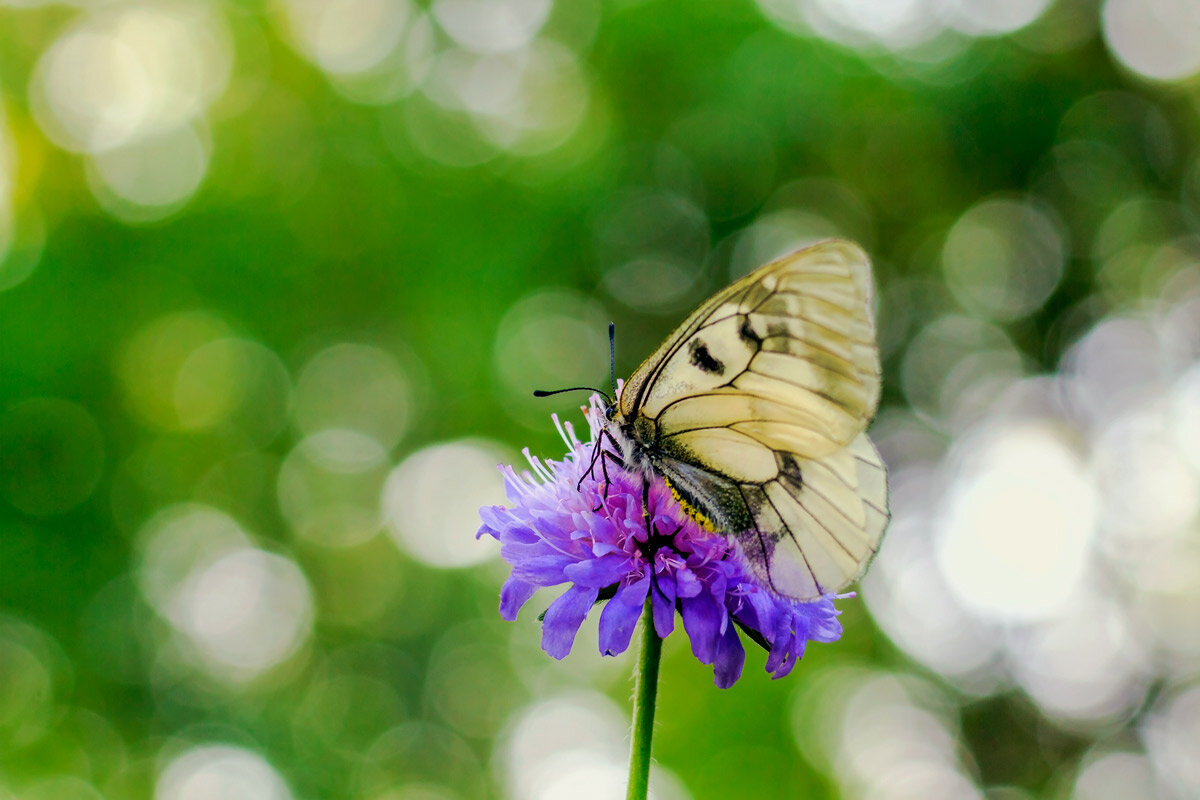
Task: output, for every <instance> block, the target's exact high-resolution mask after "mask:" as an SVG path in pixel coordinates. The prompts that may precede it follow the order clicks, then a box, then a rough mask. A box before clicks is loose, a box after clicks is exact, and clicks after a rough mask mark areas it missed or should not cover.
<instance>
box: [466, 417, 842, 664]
mask: <svg viewBox="0 0 1200 800" xmlns="http://www.w3.org/2000/svg"><path fill="white" fill-rule="evenodd" d="M587 417H588V422H589V425H590V427H591V433H592V436H591V440H590V441H588V442H581V441H580V440H579V439H578V438H577V437H576V435H575V432H574V430H572V428H571V425H570V423H567V424H566V425H563V424H562V423H560V422H559V420H558V418H557V417H555V420H554V422H555V425H556V426H558V429H559V432H560V434H562V437H563V441H564V442H565V443H566V445H567V447H568V452H567V454H566V457H565V458H564V459H563V460H562V461H551V460H546V461H542V460H540V459H538V458H535V457H533V456H532V455H530V454H529V452H528V450H526V451H525V457H526V458H527V459H528V461H529V464H530V467H531V469H530V470H529V471H525V472H522V473H520V474H518V473H517V472H516V470H514V469H513V468H512V467H511V466H502V467H501V468H500V469H501V471H502V473H503V474H504V484H505V491H506V494H507V496H508V501H509V504H510V505H509V506H507V507H504V506H487V507H484V508H482V509H480V512H479V513H480V516H481V517H482V519H483V526H482V527H481V528H480V529H479V533H478V535H479V536H483V535H488V536H493V537H495V538H496V539H497V540H499V542H500V545H501V548H500V553H501V556H502V557H503V558H504V560H505V561H506V562H508V564H509V565H510V566H511V567H512V574H511V575H510V576H509V578H508V580H507V581H506V582H505V584H504V587H503V589H502V590H501V592H500V615H501V616H502V617H504V618H505V619H507V620H513V619H515V618H516V616H517V612H518V611H519V610H520V609H521V607H522V606H524V605H525V603H526V602H528V600H529V599H530V598H531V597H532V596H533V594H534V593H535V592H536V591H537V590H538V589H541V588H543V587H547V586H557V585H559V584H564V583H565V584H567V590H566V591H565V592H564V593H563V594H562V595H560V596H559V597H558V598H557V599H556V600H555V601H554V602H553V603H551V604H550V607H549V608H548V609H547V610H546V613H545V616H544V618H543V622H542V648H543V649H544V650H545V651H546V652H547V653H548V654H550V655H551V656H553V657H554V658H563V657H564V656H566V655H567V653H569V652H570V650H571V646H572V645H573V644H574V641H575V636H576V634H577V633H578V631H579V626H580V625H581V624H582V623H583V620H584V619H585V618H586V616H587V615H588V613H589V612H590V611H591V610H592V608H593V607H594V606H595V605H596V604H597V602H598V601H599V600H601V599H604V600H606V602H605V603H604V605H603V607H602V609H601V611H600V642H599V644H600V652H601V653H602V654H604V655H616V654H618V653H621V652H624V651H625V649H626V648H628V647H629V642H630V639H631V638H632V636H633V631H634V628H635V627H636V626H637V622H638V619H639V618H640V617H641V615H642V610H643V608H644V607H645V602H646V597H647V595H649V597H650V607H651V610H652V612H653V622H654V627H655V629H656V630H657V632H658V635H659V636H660V637H663V638H666V637H667V636H668V635H670V634H671V633H672V632H673V631H674V629H675V621H676V615H677V613H678V618H679V619H680V620H681V621H682V623H683V628H684V631H685V632H686V633H687V636H688V639H689V641H690V642H691V648H692V653H693V654H694V655H695V656H696V658H697V659H699V660H700V661H701V662H702V663H704V664H711V665H713V670H714V674H715V679H716V684H717V685H718V686H720V687H722V688H725V687H728V686H732V685H733V684H734V682H735V681H737V679H738V678H739V677H740V676H741V673H742V667H743V665H744V663H745V650H744V649H743V647H742V643H741V640H740V637H739V634H738V629H739V628H741V630H742V631H743V632H744V633H746V634H747V635H748V636H750V637H751V638H753V639H754V640H756V641H758V642H759V643H760V644H762V645H763V646H764V647H767V648H768V650H769V655H768V658H767V664H766V669H767V671H768V672H770V673H771V674H772V676H773V677H775V678H780V677H783V676H784V675H786V674H788V673H789V672H790V671H791V669H792V667H793V666H794V665H795V663H796V661H797V660H798V659H799V658H800V657H801V656H803V654H804V647H805V645H806V644H807V643H808V642H809V641H818V642H832V641H835V640H836V639H838V637H839V636H840V635H841V631H842V627H841V623H840V622H839V621H838V619H837V615H838V611H837V610H836V609H835V608H834V606H833V602H832V598H829V597H826V598H822V599H821V600H819V601H817V602H814V603H799V602H796V601H793V600H789V599H787V598H783V597H779V596H778V595H775V594H773V593H771V592H769V591H767V590H766V589H764V588H763V587H761V586H759V585H758V584H757V583H756V582H755V581H754V579H753V578H752V576H750V575H749V573H748V572H747V570H746V568H745V567H744V566H743V565H742V562H741V560H740V558H739V557H738V555H737V553H736V552H735V550H734V547H733V545H731V544H730V543H729V541H727V540H726V539H725V538H724V537H722V536H720V535H717V534H714V533H710V532H708V531H706V530H704V529H703V528H701V527H700V526H699V525H698V524H697V523H696V522H695V521H693V520H692V519H691V518H690V517H689V516H688V515H687V514H686V513H685V512H684V511H683V509H682V508H681V507H680V505H679V503H678V502H677V501H676V500H675V499H674V497H672V495H671V492H670V490H669V489H668V488H667V486H666V485H665V483H664V482H663V481H662V479H661V478H656V479H653V480H652V481H651V485H650V487H649V509H650V520H651V525H650V527H649V529H648V528H647V525H646V520H645V517H644V516H643V508H642V495H643V478H642V476H641V475H638V474H634V473H631V472H628V471H626V470H624V469H622V468H620V467H619V466H617V464H616V463H615V462H614V461H612V460H607V463H605V464H603V465H602V464H601V463H600V461H599V460H597V461H595V462H593V459H592V455H593V448H595V447H597V446H598V445H597V444H596V440H597V438H598V434H599V432H600V425H601V423H600V421H601V420H603V419H604V414H603V406H602V405H601V403H600V400H599V398H596V397H593V398H592V401H591V405H590V407H589V409H588V411H587ZM602 466H603V467H604V468H603V469H602V468H601V467H602Z"/></svg>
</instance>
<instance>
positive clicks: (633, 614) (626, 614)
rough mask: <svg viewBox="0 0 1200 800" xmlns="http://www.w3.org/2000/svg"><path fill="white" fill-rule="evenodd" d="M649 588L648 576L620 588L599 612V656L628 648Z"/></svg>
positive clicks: (617, 652) (612, 654)
mask: <svg viewBox="0 0 1200 800" xmlns="http://www.w3.org/2000/svg"><path fill="white" fill-rule="evenodd" d="M649 588H650V576H649V575H646V576H645V577H643V578H642V579H641V580H639V581H636V582H634V583H631V584H629V585H627V586H622V587H621V588H619V589H617V593H616V594H615V595H614V596H613V598H612V599H611V600H609V601H608V603H607V604H605V606H604V610H603V611H601V612H600V654H601V655H605V656H615V655H617V654H619V653H624V652H625V651H626V650H627V649H628V648H629V640H630V639H631V638H633V629H634V628H635V627H637V621H638V619H639V618H640V617H641V616H642V606H643V605H644V604H645V602H646V592H647V591H648V590H649Z"/></svg>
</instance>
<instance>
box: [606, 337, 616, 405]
mask: <svg viewBox="0 0 1200 800" xmlns="http://www.w3.org/2000/svg"><path fill="white" fill-rule="evenodd" d="M608 379H609V381H610V382H611V383H612V393H613V398H614V400H615V398H616V396H617V325H616V323H615V322H610V323H608Z"/></svg>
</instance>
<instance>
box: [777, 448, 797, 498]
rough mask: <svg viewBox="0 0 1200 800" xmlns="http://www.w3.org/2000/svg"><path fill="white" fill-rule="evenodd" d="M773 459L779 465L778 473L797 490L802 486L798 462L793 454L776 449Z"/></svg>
mask: <svg viewBox="0 0 1200 800" xmlns="http://www.w3.org/2000/svg"><path fill="white" fill-rule="evenodd" d="M775 461H776V463H777V464H778V465H779V474H780V475H782V476H783V477H785V478H787V479H788V480H789V481H791V482H792V483H793V484H795V487H796V489H797V490H798V489H800V488H801V487H803V486H804V477H803V476H802V475H801V474H800V462H798V461H797V460H796V457H795V456H794V455H792V454H791V453H783V452H779V451H776V452H775Z"/></svg>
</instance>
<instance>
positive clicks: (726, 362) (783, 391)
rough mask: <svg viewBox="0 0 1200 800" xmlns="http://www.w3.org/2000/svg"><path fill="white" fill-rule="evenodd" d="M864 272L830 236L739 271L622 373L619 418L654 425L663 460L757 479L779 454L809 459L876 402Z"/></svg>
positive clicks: (855, 254)
mask: <svg viewBox="0 0 1200 800" xmlns="http://www.w3.org/2000/svg"><path fill="white" fill-rule="evenodd" d="M872 294H873V289H872V284H871V269H870V264H869V262H868V260H867V256H866V254H865V253H864V252H863V251H862V249H861V248H859V247H858V246H857V245H855V244H852V243H850V242H846V241H840V240H831V241H826V242H822V243H820V244H816V245H813V246H812V247H808V248H805V249H803V250H799V251H797V252H795V253H793V254H791V255H789V256H786V257H784V258H782V259H779V260H778V261H774V262H772V263H770V264H767V265H765V266H763V267H760V268H759V269H757V270H755V271H754V272H752V273H751V274H750V275H747V276H746V277H745V278H743V279H741V280H740V281H737V282H736V283H734V284H732V285H731V286H729V287H728V288H726V289H725V290H724V291H722V292H720V293H718V294H717V295H715V296H714V297H713V298H711V299H710V300H709V301H708V302H706V303H705V304H704V305H702V306H701V307H700V308H699V309H697V310H696V312H695V313H693V314H692V316H691V317H689V318H688V319H687V320H686V321H685V322H684V323H683V324H682V325H681V326H680V327H679V328H678V329H677V330H676V331H675V333H674V334H673V335H672V336H671V337H670V338H669V339H667V341H666V342H664V343H663V345H662V346H661V347H659V349H658V350H657V351H656V352H655V353H654V354H653V355H652V356H651V357H650V358H649V359H647V360H646V361H645V363H643V364H642V365H641V366H640V367H639V368H638V369H637V370H636V371H635V372H634V374H633V375H632V376H631V377H630V379H629V381H628V382H627V383H626V385H625V387H624V389H623V391H622V394H621V405H620V410H621V413H622V415H623V416H625V417H626V418H627V419H632V418H633V417H634V416H635V415H642V416H644V417H646V418H648V419H649V420H651V421H652V422H653V423H654V426H655V441H656V442H657V443H658V444H659V446H660V447H662V449H663V450H664V451H665V452H667V453H669V454H670V456H671V457H672V458H676V459H678V460H681V461H687V462H690V463H693V464H697V465H700V466H707V467H709V468H715V469H718V470H722V471H725V467H726V463H725V462H724V461H723V460H722V459H721V458H718V460H717V461H715V462H714V461H712V460H710V458H709V457H710V456H711V455H712V454H713V453H714V452H716V453H718V454H721V453H738V454H740V456H739V460H743V458H742V457H745V456H747V455H748V458H745V459H744V460H745V463H746V464H747V466H746V467H744V468H741V467H739V466H738V465H736V464H734V465H732V466H731V467H730V471H729V472H728V473H727V474H729V475H730V476H732V477H735V478H736V479H737V480H740V481H753V482H760V483H761V482H764V481H765V480H767V479H768V478H769V477H770V472H771V471H770V470H769V469H767V468H764V467H763V466H762V465H764V464H768V462H770V461H772V460H773V451H776V450H783V451H788V452H792V453H796V454H798V455H800V456H803V457H805V458H819V457H821V456H824V455H826V454H828V453H831V452H833V451H835V450H838V449H839V448H842V447H844V446H846V445H847V444H849V443H850V442H852V441H853V440H854V439H855V437H856V436H858V434H859V433H861V432H862V431H863V430H864V429H865V427H866V425H867V422H868V421H869V420H870V418H871V416H872V415H873V414H874V412H875V406H876V404H877V403H878V399H879V351H878V348H877V347H876V345H875V325H874V318H873V314H872V311H871V303H872Z"/></svg>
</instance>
